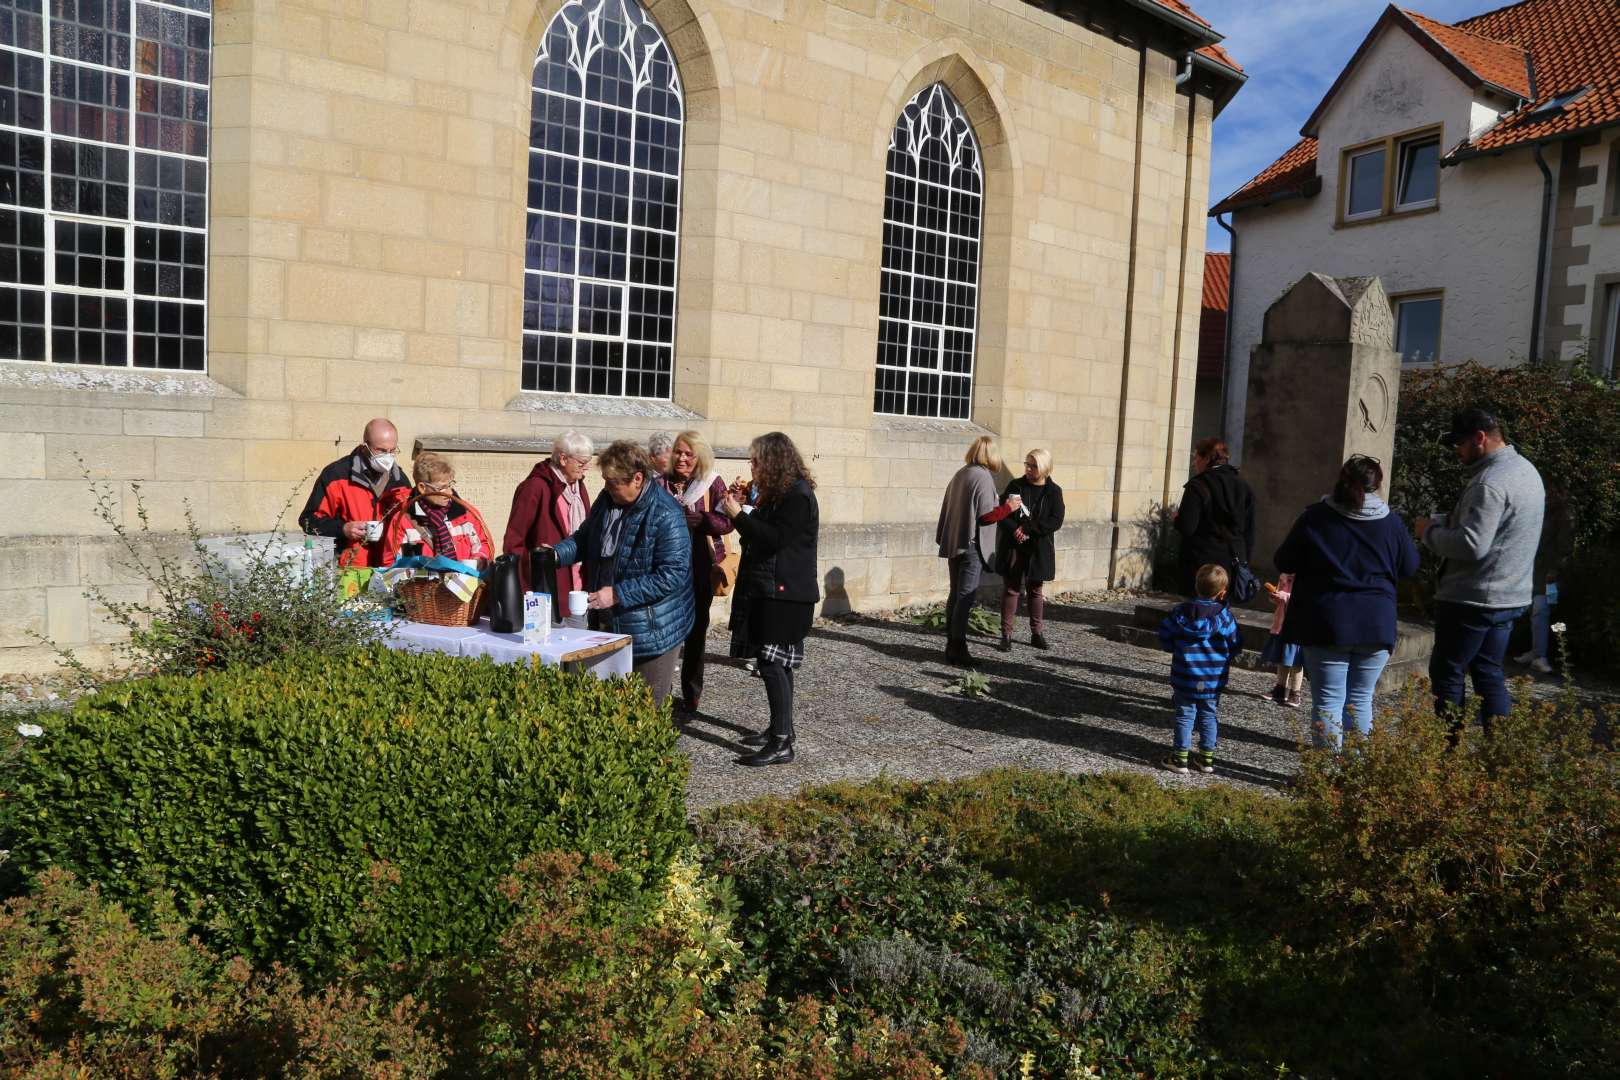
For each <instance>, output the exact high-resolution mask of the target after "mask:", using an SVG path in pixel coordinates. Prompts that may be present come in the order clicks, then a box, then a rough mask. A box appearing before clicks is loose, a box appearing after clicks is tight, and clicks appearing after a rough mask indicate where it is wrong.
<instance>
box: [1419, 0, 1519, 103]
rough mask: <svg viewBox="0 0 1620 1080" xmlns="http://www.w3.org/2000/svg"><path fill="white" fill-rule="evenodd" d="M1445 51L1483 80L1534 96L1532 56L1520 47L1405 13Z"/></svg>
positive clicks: (1515, 92) (1517, 92)
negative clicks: (1531, 76)
mask: <svg viewBox="0 0 1620 1080" xmlns="http://www.w3.org/2000/svg"><path fill="white" fill-rule="evenodd" d="M1401 14H1403V15H1405V16H1406V17H1407V18H1409V19H1411V20H1412V21H1413V22H1414V23H1416V24H1417V25H1418V27H1419V28H1421V29H1422V30H1423V31H1424V32H1425V33H1427V34H1428V35H1429V37H1431V38H1433V39H1434V41H1435V42H1437V43H1438V44H1439V45H1440V47H1441V48H1443V49H1445V50H1446V51H1447V52H1448V53H1450V54H1451V55H1452V56H1455V57H1456V58H1457V59H1458V60H1459V61H1461V62H1462V65H1463V66H1464V67H1466V68H1467V69H1468V70H1469V71H1471V72H1473V73H1474V74H1475V75H1476V76H1477V77H1478V78H1479V79H1480V80H1481V81H1483V82H1488V83H1491V84H1493V85H1495V86H1500V87H1501V88H1502V89H1504V90H1507V91H1509V92H1511V93H1514V94H1517V95H1518V96H1519V97H1522V98H1527V97H1529V96H1530V66H1529V54H1527V53H1526V52H1525V50H1523V49H1521V48H1520V47H1519V46H1517V45H1513V44H1510V43H1509V42H1505V41H1496V40H1494V39H1492V38H1488V37H1482V36H1480V35H1479V34H1475V33H1471V32H1469V31H1468V30H1465V29H1462V28H1461V27H1457V26H1448V25H1447V24H1445V23H1443V22H1440V21H1439V20H1437V19H1431V18H1429V17H1428V16H1427V15H1419V14H1418V13H1417V12H1415V11H1404V10H1403V11H1402V12H1401Z"/></svg>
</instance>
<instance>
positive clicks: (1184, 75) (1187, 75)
mask: <svg viewBox="0 0 1620 1080" xmlns="http://www.w3.org/2000/svg"><path fill="white" fill-rule="evenodd" d="M1181 62H1182V64H1184V65H1185V66H1184V67H1183V68H1182V69H1181V70H1180V71H1178V72H1176V85H1177V86H1178V87H1180V86H1186V85H1187V80H1188V79H1191V78H1192V73H1193V54H1192V53H1188V54H1187V55H1186V56H1183V57H1182V58H1181Z"/></svg>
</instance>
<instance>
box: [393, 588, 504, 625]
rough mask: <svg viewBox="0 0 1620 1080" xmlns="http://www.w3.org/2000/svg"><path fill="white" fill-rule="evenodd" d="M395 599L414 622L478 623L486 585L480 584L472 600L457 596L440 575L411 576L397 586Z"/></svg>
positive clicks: (442, 623)
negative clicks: (440, 579)
mask: <svg viewBox="0 0 1620 1080" xmlns="http://www.w3.org/2000/svg"><path fill="white" fill-rule="evenodd" d="M394 599H395V600H397V601H399V605H400V606H401V607H403V608H404V609H405V617H406V618H407V619H409V620H411V622H418V623H427V624H428V625H429V626H477V625H478V616H479V614H480V612H481V610H482V608H483V606H484V586H483V585H479V586H478V591H477V592H475V593H473V598H472V600H471V601H470V602H469V601H463V600H459V599H457V598H456V594H455V593H453V592H451V591H450V590H449V589H447V588H445V587H444V584H443V583H442V582H441V581H439V579H437V578H412V579H411V580H410V581H402V582H400V583H399V585H398V586H396V587H395V589H394Z"/></svg>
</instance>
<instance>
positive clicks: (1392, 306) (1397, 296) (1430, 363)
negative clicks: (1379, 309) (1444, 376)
mask: <svg viewBox="0 0 1620 1080" xmlns="http://www.w3.org/2000/svg"><path fill="white" fill-rule="evenodd" d="M1418 300H1438V301H1440V326H1439V328H1438V329H1437V330H1436V331H1435V335H1434V359H1433V360H1422V361H1417V362H1414V363H1408V362H1407V360H1406V354H1405V353H1403V352H1401V305H1402V304H1409V303H1412V302H1413V301H1418ZM1389 313H1390V314H1391V315H1392V316H1394V322H1395V341H1394V346H1395V351H1396V352H1397V353H1399V354H1400V358H1401V370H1402V371H1406V370H1408V369H1413V370H1417V369H1422V368H1430V367H1437V366H1439V364H1440V355H1441V351H1442V350H1443V349H1444V348H1445V341H1446V290H1445V289H1414V290H1412V291H1411V292H1403V293H1393V294H1391V296H1390V297H1389Z"/></svg>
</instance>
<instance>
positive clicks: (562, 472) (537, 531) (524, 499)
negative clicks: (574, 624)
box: [501, 431, 596, 596]
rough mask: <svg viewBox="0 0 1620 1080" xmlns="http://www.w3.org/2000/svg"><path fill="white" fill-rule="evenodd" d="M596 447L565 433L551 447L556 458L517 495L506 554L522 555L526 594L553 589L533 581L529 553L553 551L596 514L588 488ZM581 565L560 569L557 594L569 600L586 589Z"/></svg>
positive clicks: (504, 547)
mask: <svg viewBox="0 0 1620 1080" xmlns="http://www.w3.org/2000/svg"><path fill="white" fill-rule="evenodd" d="M595 452H596V447H595V446H594V445H592V443H591V440H590V439H589V438H587V437H586V436H584V435H581V434H580V433H579V432H577V431H565V432H563V433H562V434H561V435H559V436H558V437H557V440H556V441H555V442H554V443H552V445H551V457H549V458H548V459H546V460H545V461H542V462H540V463H539V464H538V465H536V466H535V467H534V470H533V471H532V472H530V473H529V476H528V478H527V479H526V480H524V481H523V483H521V484H519V485H518V486H517V491H515V492H514V493H513V495H512V512H511V514H510V515H509V516H508V517H507V519H506V539H505V541H504V542H503V543H502V544H501V550H502V551H503V552H505V553H506V554H508V555H516V556H518V561H517V562H518V574H519V576H520V577H521V578H522V580H523V587H524V588H525V589H534V590H535V591H537V592H545V591H548V590H547V586H546V583H545V582H543V581H541V582H532V581H530V580H529V558H528V555H529V552H530V551H537V550H539V549H541V548H546V547H553V546H555V545H557V544H559V543H561V542H562V541H563V540H564V539H566V538H567V537H570V536H572V535H574V533H575V532H577V531H578V530H579V527H580V526H581V525H583V524H585V517H586V515H587V514H588V513H589V512H590V506H591V494H590V492H589V491H587V490H586V488H585V470H586V469H587V468H589V467H590V464H591V456H592V455H593V454H594V453H595ZM584 582H585V578H584V573H583V571H582V570H581V569H580V567H578V566H562V567H558V568H557V581H556V583H557V595H558V596H567V595H568V594H569V593H570V592H572V591H574V590H576V589H583V588H584V587H585V584H584Z"/></svg>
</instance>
